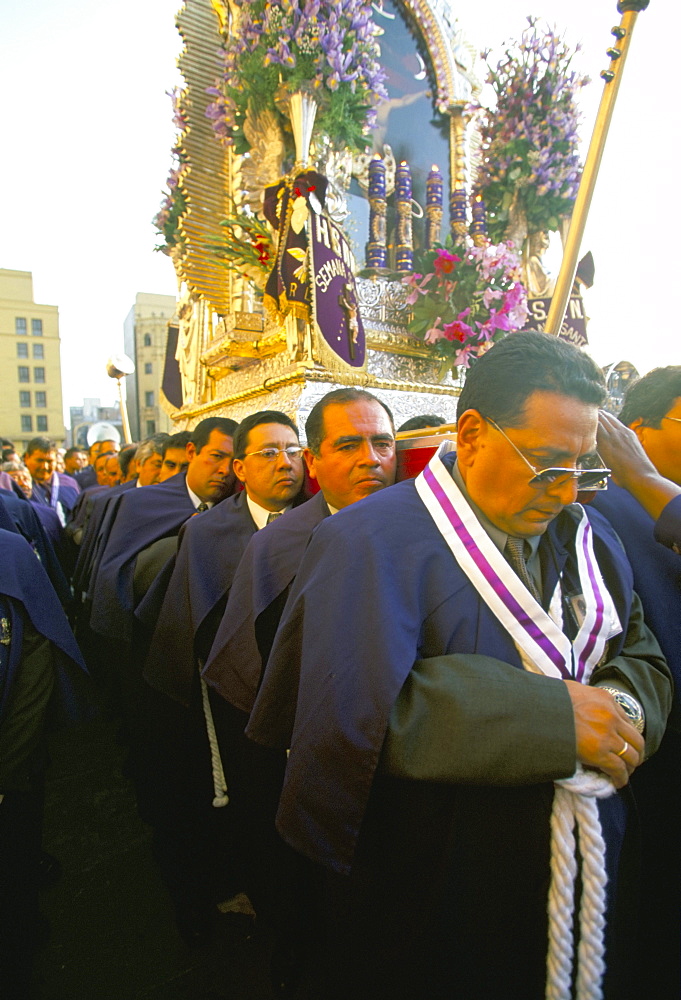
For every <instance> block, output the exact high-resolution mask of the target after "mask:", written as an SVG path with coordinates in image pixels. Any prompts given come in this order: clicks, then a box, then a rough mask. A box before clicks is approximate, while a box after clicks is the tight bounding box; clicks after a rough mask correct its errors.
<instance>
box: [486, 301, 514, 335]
mask: <svg viewBox="0 0 681 1000" xmlns="http://www.w3.org/2000/svg"><path fill="white" fill-rule="evenodd" d="M485 326H487V327H489V329H490V330H510V329H511V323H510V321H509V318H508V316H506V314H505V312H504V308H503V306H502V308H501V309H498V310H497V309H490V311H489V319H488V320H487V322H486V323H485Z"/></svg>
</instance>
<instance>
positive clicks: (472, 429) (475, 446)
mask: <svg viewBox="0 0 681 1000" xmlns="http://www.w3.org/2000/svg"><path fill="white" fill-rule="evenodd" d="M486 430H487V425H486V422H485V420H484V418H483V417H482V416H481V415H480V414H479V413H478V411H477V410H466V411H465V413H462V414H461V416H460V417H459V420H458V422H457V425H456V457H457V461H458V462H459V463H460V464H461V465H472V464H473V462H474V460H475V456H476V455H477V453H478V451H479V449H480V443H481V441H482V439H483V437H484V435H485V433H486Z"/></svg>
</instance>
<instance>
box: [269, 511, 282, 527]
mask: <svg viewBox="0 0 681 1000" xmlns="http://www.w3.org/2000/svg"><path fill="white" fill-rule="evenodd" d="M278 517H281V511H280V510H271V511H270V512H269V514H268V515H267V524H271V523H272V521H276V519H277V518H278Z"/></svg>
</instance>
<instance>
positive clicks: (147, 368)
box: [19, 354, 153, 375]
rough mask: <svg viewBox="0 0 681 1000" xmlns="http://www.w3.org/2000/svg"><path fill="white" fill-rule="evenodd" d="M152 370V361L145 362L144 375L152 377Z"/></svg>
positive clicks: (23, 355)
mask: <svg viewBox="0 0 681 1000" xmlns="http://www.w3.org/2000/svg"><path fill="white" fill-rule="evenodd" d="M19 356H20V357H26V355H25V354H22V355H19ZM152 369H153V365H152V363H151V361H145V362H144V374H145V375H151V372H152Z"/></svg>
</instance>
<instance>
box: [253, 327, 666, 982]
mask: <svg viewBox="0 0 681 1000" xmlns="http://www.w3.org/2000/svg"><path fill="white" fill-rule="evenodd" d="M603 398H604V389H603V384H602V376H601V373H600V371H599V369H598V368H597V367H596V365H595V364H594V363H593V361H592V360H591V359H590V358H589V357H588V356H587V355H585V354H583V353H582V352H581V351H579V350H577V349H576V348H573V347H571V346H570V345H568V344H566V343H563V342H561V341H559V340H558V339H557V338H554V337H549V336H547V335H545V334H539V333H534V332H532V333H517V334H512V335H510V336H508V337H506V338H505V339H504V340H502V341H500V342H499V343H498V344H496V345H495V346H494V347H493V348H492V349H491V350H490V351H489V352H487V353H486V354H485V355H483V357H482V358H480V359H479V360H478V361H477V362H476V363H475V365H474V366H473V367H472V368H471V370H470V371H469V373H468V376H467V379H466V384H465V386H464V389H463V391H462V394H461V396H460V399H459V406H458V434H457V445H456V448H457V450H456V454H454V453H452V454H445V453H444V448H443V449H441V452H439V453H438V455H437V456H436V457H435V458H434V459H433V460H432V461H431V463H429V466H428V467H427V469H426V470H424V473H423V474H422V476H420V477H419V478H418V479H417V480H416V481H406V482H403V483H399V484H397V485H396V486H395V487H393V488H392V489H389V490H383V491H381V492H379V493H377V494H376V495H374V496H372V497H368V498H367V499H366V500H365V501H363V502H362V503H360V504H353V505H352V506H351V507H349V508H347V509H346V510H343V511H340V512H339V513H338V514H337V515H335V516H334V517H333V518H327V519H326V520H325V521H324V522H322V524H320V525H319V527H318V528H317V530H316V532H315V534H314V536H313V538H312V540H311V541H310V545H309V547H308V549H307V551H306V553H305V556H304V557H303V561H302V563H301V566H300V569H299V572H298V575H297V577H296V581H295V583H294V585H293V588H292V590H291V594H290V597H289V600H288V603H287V607H286V610H285V612H284V614H283V616H282V620H281V624H280V626H279V630H278V632H277V636H276V638H275V642H274V645H273V648H272V652H271V655H270V659H269V662H268V668H267V670H268V674H269V673H270V671H271V672H272V677H273V678H274V677H275V676H276V675H279V684H280V685H281V689H282V690H283V689H284V688H285V686H286V683H287V682H288V684H289V686H290V690H291V691H292V692H293V695H292V698H291V701H290V702H289V705H288V706H282V705H281V704H279V705H278V706H277V711H276V713H275V712H272V711H270V712H269V713H265V714H263V715H262V716H260V717H259V718H256V713H257V710H258V703H257V702H256V706H255V710H254V713H253V716H252V718H251V723H250V725H249V730H248V732H249V733H250V734H251V735H252V736H253V738H255V739H257V740H258V741H259V742H262V743H264V744H265V745H268V746H280V747H281V746H283V747H286V746H287V745H288V746H290V755H289V759H288V763H287V768H286V778H285V783H284V789H283V793H282V798H281V803H280V808H279V814H278V821H277V822H278V828H279V831H280V833H281V834H282V836H283V837H284V839H285V840H286V841H287V842H288V843H289V844H290V845H291V846H292V847H294V848H295V849H296V850H297V851H299V852H300V853H301V854H303V855H304V856H306V857H308V858H310V859H311V860H312V861H314V862H316V863H318V864H319V865H320V866H321V868H322V870H324V871H325V872H326V890H327V896H326V900H327V905H326V918H327V925H328V926H327V930H328V935H327V947H328V963H327V964H328V977H327V983H326V991H325V994H324V995H325V996H326V997H334V998H336V997H337V998H339V1000H340V998H347V997H350V996H351V997H353V998H360V997H361V998H366V1000H368V998H376V997H386V998H388V997H390V998H400V1000H401V998H406V997H409V998H410V1000H426V998H428V1000H433V998H437V1000H441V998H442V1000H444V998H445V997H447V998H452V997H458V998H461V1000H472V998H475V1000H483V998H484V1000H486V998H489V997H494V1000H516V998H518V997H523V998H524V1000H540V998H543V997H544V996H545V992H546V980H547V975H548V976H549V978H550V980H551V983H552V988H553V987H554V986H556V982H557V980H566V981H567V983H568V987H567V989H568V990H569V989H570V986H569V983H570V980H571V977H572V974H573V964H572V963H573V959H574V957H575V956H574V953H573V949H572V947H571V946H572V944H573V939H572V934H571V930H572V921H573V919H576V913H577V911H579V912H580V917H581V919H582V923H581V930H580V937H581V938H582V939H583V940H582V942H581V945H580V963H579V969H580V971H579V975H580V977H586V979H587V982H588V983H589V988H591V989H594V990H600V989H601V980H602V978H603V969H604V966H605V968H606V969H607V976H606V980H605V985H604V987H603V989H604V990H605V993H604V995H607V996H610V997H618V998H619V997H623V996H626V995H627V981H626V975H622V966H621V959H622V957H623V955H626V947H627V945H628V944H629V940H628V939H627V931H629V933H630V934H634V935H635V928H632V927H631V922H630V919H629V917H627V918H625V920H623V921H618V920H617V915H618V903H620V904H621V903H622V902H623V901H625V896H626V892H627V891H628V890H629V886H628V884H627V880H626V879H625V876H624V867H623V860H624V858H625V856H626V851H627V847H626V844H624V841H625V836H624V835H625V833H626V832H627V817H628V812H629V803H628V801H627V788H626V786H627V783H628V779H629V775H630V774H631V772H632V771H633V770H634V769H635V768H636V767H637V766H638V765H639V764H640V763H641V761H642V760H643V758H644V755H645V754H646V753H647V754H650V753H652V752H654V750H655V749H656V748H657V746H658V745H659V742H660V740H661V737H662V733H663V730H664V724H665V721H666V717H667V714H668V711H669V707H670V702H671V685H670V680H669V672H668V669H667V667H666V663H665V661H664V658H663V656H662V654H661V652H660V649H659V646H658V644H657V642H656V641H655V639H654V637H653V636H652V634H651V633H650V632H649V631H648V629H647V628H646V626H645V624H644V622H643V616H642V613H641V608H640V602H639V601H638V598H637V597H636V596H635V594H634V593H633V591H632V586H631V570H630V567H629V566H628V563H627V562H626V558H625V556H624V554H623V552H622V550H621V547H620V546H619V543H618V541H617V539H616V536H615V535H614V533H613V532H612V530H611V529H610V527H609V526H608V525H607V523H606V522H605V521H604V520H603V519H602V518H601V517H599V515H598V514H597V513H595V512H591V513H589V514H588V515H587V514H586V513H585V512H584V510H583V509H582V508H581V507H580V506H579V505H577V504H575V500H576V497H577V491H578V489H579V488H580V487H584V486H586V485H593V483H594V481H597V480H600V479H602V477H603V471H602V470H600V469H599V471H598V472H596V473H594V472H593V470H591V469H590V468H589V467H590V466H591V465H592V464H593V462H594V461H597V457H596V455H595V447H596V429H597V424H598V407H599V405H600V404H601V403H602V400H603ZM586 681H588V683H584V682H586ZM606 688H607V690H606ZM296 692H297V700H295V694H296ZM644 737H645V743H644ZM573 776H574V780H572V779H573ZM597 776H598V777H597ZM565 781H568V782H569V783H568V784H567V786H565V787H564V786H563V785H562V784H561V785H560V787H555V786H554V783H555V782H565ZM594 793H596V794H602V795H603V796H605V797H603V798H602V799H599V800H598V802H599V805H598V806H596V805H595V804H594V800H593V799H592V798H590V797H589V796H590V794H591V795H593V794H594ZM554 804H555V808H556V809H558V810H559V813H558V814H559V815H565V816H568V815H569V816H573V817H574V816H575V815H576V814H577V813H579V815H580V817H581V818H580V819H579V820H578V822H579V823H580V829H581V831H582V832H581V834H580V836H579V844H580V847H581V849H582V854H581V856H580V860H579V861H578V862H577V864H575V859H574V857H573V856H572V854H571V852H570V850H569V849H568V848H569V843H568V842H566V841H565V840H564V839H562V838H561V837H558V838H557V841H556V843H555V845H554V844H553V843H552V841H551V836H550V831H551V815H552V812H553V810H554ZM562 810H565V812H564V813H563V812H562ZM566 822H567V820H566ZM572 822H574V819H573V820H572ZM582 823H583V824H584V825H583V826H582V825H581V824H582ZM596 830H599V831H600V839H599V840H594V839H592V835H594V836H595V832H596ZM587 832H589V836H588V837H587ZM623 844H624V846H623ZM560 850H563V851H567V853H566V855H565V859H564V860H563V862H562V863H561V862H558V863H557V864H555V865H554V867H553V868H551V864H550V859H551V855H552V851H554V852H556V853H555V856H556V857H557V858H559V857H560V856H561V855H560ZM603 851H604V852H605V853H603ZM577 873H579V876H581V882H582V884H583V885H584V886H585V892H584V893H583V894H582V893H580V878H579V877H577ZM573 874H574V880H573V878H572V876H573ZM552 877H553V880H554V881H553V888H552V892H551V894H550V893H549V887H550V884H551V879H552ZM595 897H597V898H598V904H597V906H596V909H595V912H594V914H592V916H593V921H592V922H591V923H589V921H588V920H587V917H586V910H585V907H586V908H588V906H589V903H590V902H591V901H592V900H593V899H594V898H595ZM566 899H569V900H570V903H566V904H565V906H566V914H567V915H566V916H564V919H563V920H562V921H561V916H560V912H559V910H560V907H559V906H558V905H557V904H558V902H559V901H562V900H566ZM547 904H548V905H547ZM604 908H605V910H606V917H607V921H608V922H607V924H606V928H607V930H606V932H605V933H603V930H602V924H601V923H600V919H601V918H602V917H603V909H604ZM596 912H597V913H598V914H600V916H599V917H598V918H596V916H595V913H596ZM622 912H624V913H626V912H629V916H630V912H631V911H627V909H626V905H625V907H624V909H623V911H622ZM549 930H550V931H551V935H550V937H549ZM549 941H550V946H549ZM549 947H550V950H549ZM587 952H588V953H589V955H593V957H594V963H593V965H592V966H590V967H588V966H585V965H584V964H583V962H582V958H583V957H584V956H585V955H586V953H587ZM547 953H549V954H550V955H551V964H550V969H549V971H548V973H547ZM566 995H567V994H566Z"/></svg>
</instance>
